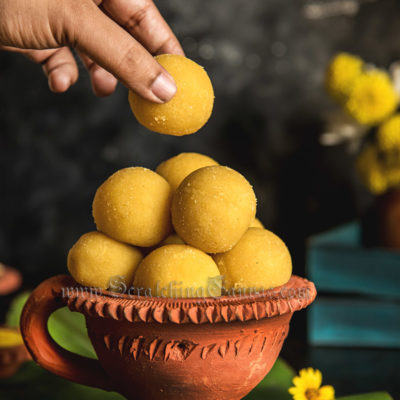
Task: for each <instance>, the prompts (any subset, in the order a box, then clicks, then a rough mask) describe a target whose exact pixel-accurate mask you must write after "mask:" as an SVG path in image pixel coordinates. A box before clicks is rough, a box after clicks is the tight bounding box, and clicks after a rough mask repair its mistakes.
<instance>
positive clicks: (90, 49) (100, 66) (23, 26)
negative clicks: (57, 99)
mask: <svg viewBox="0 0 400 400" xmlns="http://www.w3.org/2000/svg"><path fill="white" fill-rule="evenodd" d="M0 15H1V18H0V47H1V48H2V49H4V50H10V51H16V52H19V53H23V54H24V55H26V56H27V57H28V58H30V59H31V60H33V61H35V62H37V63H40V64H42V66H43V70H44V72H45V73H46V75H47V77H48V82H49V86H50V89H51V90H52V91H53V92H64V91H66V90H67V89H68V88H69V87H70V86H71V85H73V84H74V83H75V82H76V80H77V79H78V67H77V65H76V62H75V59H74V57H73V55H72V53H71V50H70V49H69V47H72V48H74V49H76V51H77V52H78V54H79V56H80V57H81V59H82V61H83V63H84V64H85V66H86V68H87V69H88V70H89V73H90V77H91V82H92V87H93V91H94V93H95V94H97V95H99V96H106V95H109V94H111V93H113V92H114V89H115V86H116V84H117V79H118V80H120V81H121V82H122V83H123V84H125V85H126V86H127V87H128V88H129V89H131V90H133V91H135V92H137V93H138V94H139V95H141V96H142V97H144V98H146V99H148V100H150V101H153V102H157V103H163V102H166V101H168V100H170V99H171V98H172V97H173V95H174V94H175V92H176V86H175V82H174V80H173V78H172V77H171V76H170V75H169V74H168V72H167V71H166V70H165V69H163V68H162V67H161V65H160V64H158V63H157V62H156V61H155V60H154V58H153V57H152V55H151V54H161V53H175V54H183V50H182V48H181V46H180V44H179V42H178V40H177V39H176V37H175V36H174V34H173V33H172V31H171V29H170V28H169V26H168V25H167V23H166V22H165V20H164V19H163V18H162V16H161V15H160V13H159V11H158V10H157V8H156V6H155V5H154V3H153V2H152V1H151V0H0Z"/></svg>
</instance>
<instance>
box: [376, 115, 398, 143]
mask: <svg viewBox="0 0 400 400" xmlns="http://www.w3.org/2000/svg"><path fill="white" fill-rule="evenodd" d="M377 142H378V146H379V149H380V150H381V151H391V150H397V151H400V114H395V115H393V116H392V117H390V118H389V119H388V120H386V121H385V122H384V123H383V124H382V125H381V126H380V127H379V129H378V134H377Z"/></svg>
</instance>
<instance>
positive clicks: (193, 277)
mask: <svg viewBox="0 0 400 400" xmlns="http://www.w3.org/2000/svg"><path fill="white" fill-rule="evenodd" d="M133 286H134V287H135V289H136V290H137V291H138V294H142V295H144V294H146V295H151V296H156V297H172V298H181V297H215V296H220V295H221V280H220V274H219V270H218V268H217V265H216V264H215V262H214V260H213V259H212V258H211V257H210V256H209V255H208V254H205V253H203V252H202V251H201V250H198V249H196V248H194V247H191V246H187V245H182V244H170V245H166V246H162V247H159V248H158V249H156V250H154V251H152V252H151V253H150V254H149V255H148V256H146V257H145V258H144V259H143V261H142V262H141V263H140V264H139V266H138V268H137V270H136V274H135V279H134V281H133Z"/></svg>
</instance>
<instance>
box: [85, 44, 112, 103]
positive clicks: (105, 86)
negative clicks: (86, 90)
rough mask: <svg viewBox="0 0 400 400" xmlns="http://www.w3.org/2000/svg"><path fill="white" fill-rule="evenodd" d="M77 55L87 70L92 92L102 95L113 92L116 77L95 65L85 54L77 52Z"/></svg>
mask: <svg viewBox="0 0 400 400" xmlns="http://www.w3.org/2000/svg"><path fill="white" fill-rule="evenodd" d="M79 57H80V58H81V59H82V62H83V63H84V64H85V66H86V68H87V70H88V71H89V74H90V80H91V83H92V89H93V92H94V94H95V95H96V96H100V97H102V96H109V95H110V94H112V93H114V90H115V87H116V86H117V83H118V81H117V79H116V78H115V77H114V76H113V75H112V74H110V73H109V72H108V71H106V70H105V69H104V68H102V67H100V66H99V65H97V64H96V63H95V62H94V61H93V60H92V59H91V58H90V57H88V56H87V55H86V54H83V53H81V52H79Z"/></svg>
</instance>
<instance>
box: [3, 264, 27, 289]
mask: <svg viewBox="0 0 400 400" xmlns="http://www.w3.org/2000/svg"><path fill="white" fill-rule="evenodd" d="M3 267H4V270H2V273H1V275H0V296H6V295H8V294H10V293H12V292H14V291H16V290H17V289H19V287H20V286H21V284H22V276H21V273H20V272H19V271H17V270H16V269H14V268H11V267H8V266H6V265H3Z"/></svg>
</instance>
